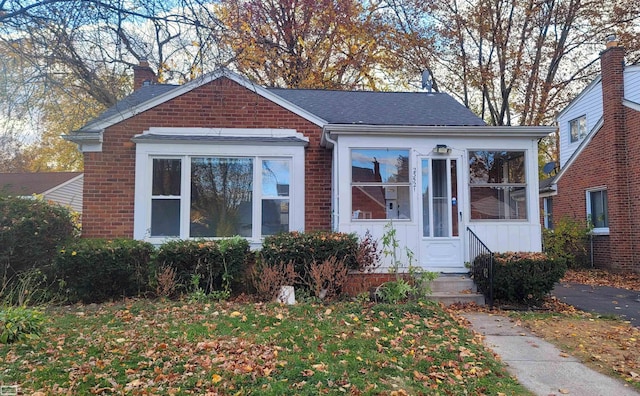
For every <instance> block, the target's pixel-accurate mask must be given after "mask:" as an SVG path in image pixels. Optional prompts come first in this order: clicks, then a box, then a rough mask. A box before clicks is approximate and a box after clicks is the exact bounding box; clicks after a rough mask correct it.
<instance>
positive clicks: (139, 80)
mask: <svg viewBox="0 0 640 396" xmlns="http://www.w3.org/2000/svg"><path fill="white" fill-rule="evenodd" d="M157 82H158V79H157V78H156V74H155V73H154V72H153V70H151V68H150V67H149V62H147V60H146V59H140V64H139V65H138V66H134V67H133V90H134V91H137V90H138V89H140V87H142V86H143V85H146V84H156V83H157Z"/></svg>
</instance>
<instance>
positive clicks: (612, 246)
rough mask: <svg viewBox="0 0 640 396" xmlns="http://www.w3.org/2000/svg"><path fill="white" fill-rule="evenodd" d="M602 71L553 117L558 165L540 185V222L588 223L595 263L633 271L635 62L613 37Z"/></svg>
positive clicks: (639, 123)
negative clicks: (627, 59) (566, 220)
mask: <svg viewBox="0 0 640 396" xmlns="http://www.w3.org/2000/svg"><path fill="white" fill-rule="evenodd" d="M600 55H601V56H600V63H601V70H602V71H601V75H600V76H599V77H597V78H596V79H595V80H594V81H592V82H591V83H590V84H589V85H588V86H587V87H586V88H585V89H584V90H583V91H582V92H581V93H580V94H579V95H578V96H577V97H576V98H575V99H574V100H573V101H572V102H571V103H570V104H569V105H568V106H567V107H566V108H565V109H564V110H563V111H562V112H561V113H560V114H559V115H558V127H559V136H560V141H559V147H560V156H559V157H560V170H559V172H558V174H557V175H556V176H555V177H554V178H553V179H551V180H547V181H545V182H544V183H541V184H544V186H545V188H544V189H542V190H541V199H542V206H543V212H544V215H543V219H544V222H545V224H546V225H547V226H548V225H549V224H547V223H548V220H549V218H550V212H552V216H553V218H554V219H555V221H558V220H559V219H561V218H563V217H569V218H573V219H577V220H580V221H583V222H584V223H585V224H587V222H590V223H591V224H592V225H593V227H594V228H593V236H592V241H593V243H592V246H593V248H592V257H593V264H594V265H595V266H597V267H603V268H610V269H612V270H617V271H630V270H633V271H640V258H639V257H640V255H639V254H638V253H639V252H640V241H639V240H638V236H639V232H640V218H639V217H638V216H637V211H638V209H639V208H638V206H639V204H638V203H636V201H635V199H637V197H639V196H640V179H639V178H638V177H637V175H638V173H639V172H640V165H638V164H639V163H640V162H639V161H638V160H640V135H639V133H640V65H625V64H624V63H625V62H624V58H625V50H624V48H623V47H621V46H619V45H618V43H617V42H616V41H610V42H609V43H607V48H606V49H605V50H604V51H603V52H602V53H601V54H600Z"/></svg>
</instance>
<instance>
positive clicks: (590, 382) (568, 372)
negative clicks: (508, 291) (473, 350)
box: [463, 313, 640, 396]
mask: <svg viewBox="0 0 640 396" xmlns="http://www.w3.org/2000/svg"><path fill="white" fill-rule="evenodd" d="M463 316H464V317H465V318H467V319H468V320H469V321H470V322H471V325H472V328H473V330H475V331H476V332H478V333H480V334H482V335H484V337H485V346H486V347H487V348H490V349H492V350H493V351H494V352H495V353H496V354H498V355H499V356H500V358H501V359H502V361H503V362H504V363H505V364H506V365H507V370H508V371H509V373H510V374H511V375H513V376H514V377H516V378H517V379H518V381H519V382H520V383H521V384H522V385H523V386H525V387H526V388H527V389H529V390H530V391H532V392H533V393H535V394H536V395H539V396H550V395H557V396H560V395H565V394H566V395H576V396H578V395H579V396H611V395H616V396H627V395H629V396H631V395H633V396H637V395H640V393H639V392H636V391H635V390H634V389H633V388H631V387H630V386H628V385H627V384H625V383H624V382H623V381H619V380H616V379H613V378H611V377H608V376H606V375H604V374H600V373H598V372H597V371H594V370H592V369H590V368H588V367H587V366H585V365H583V364H582V363H580V362H579V361H578V360H577V359H575V358H573V357H571V356H567V355H566V354H563V353H562V352H561V351H560V350H559V349H558V348H556V347H555V346H554V345H552V344H550V343H548V342H546V341H544V340H543V339H541V338H538V337H536V336H534V335H533V334H532V333H531V332H530V331H529V330H527V329H526V328H524V327H521V326H518V325H517V324H516V323H515V322H513V321H511V319H509V318H507V317H505V316H500V315H492V314H487V313H465V314H463Z"/></svg>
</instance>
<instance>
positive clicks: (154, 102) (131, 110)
mask: <svg viewBox="0 0 640 396" xmlns="http://www.w3.org/2000/svg"><path fill="white" fill-rule="evenodd" d="M220 78H228V79H230V80H232V81H234V82H236V83H237V84H239V85H241V86H243V87H245V88H247V89H249V90H251V91H253V92H255V93H256V94H258V95H260V96H262V97H264V98H265V99H267V100H270V101H272V102H274V103H276V104H278V105H280V106H282V107H284V108H286V109H288V110H290V111H292V112H293V113H295V114H297V115H299V116H300V117H302V118H305V119H306V120H308V121H310V122H312V123H314V124H316V125H318V126H322V125H324V124H326V123H327V122H326V121H325V120H322V119H320V118H319V117H317V116H316V115H314V114H312V113H309V112H307V111H306V110H304V109H302V108H299V107H297V106H296V105H294V104H292V103H290V102H288V101H286V100H283V99H282V98H281V97H279V96H277V95H275V94H273V93H271V92H269V91H268V90H267V89H265V88H264V87H261V86H259V85H257V84H254V83H253V82H251V81H250V80H248V79H246V78H244V77H242V76H240V75H238V74H236V73H233V72H232V71H230V70H227V69H219V70H217V71H215V72H212V73H209V74H206V75H203V76H201V77H199V78H197V79H195V80H192V81H189V82H188V83H186V84H183V85H169V84H151V85H145V86H143V87H141V88H140V89H138V90H136V91H134V92H133V93H132V94H131V95H129V96H127V97H126V98H124V99H122V100H121V101H119V102H118V103H117V104H116V105H115V106H113V107H111V108H109V109H108V110H106V111H105V112H104V113H102V114H101V115H99V116H98V117H96V118H95V119H93V120H92V121H90V122H89V123H88V124H86V125H85V126H83V127H82V128H80V129H79V130H78V131H75V133H76V134H86V133H100V132H102V131H103V130H104V129H105V128H108V127H110V126H112V125H114V124H117V123H119V122H121V121H124V120H126V119H128V118H131V117H133V116H135V115H137V114H139V113H142V112H144V111H146V110H149V109H152V108H154V107H156V106H158V105H160V104H162V103H166V102H168V101H170V100H171V99H173V98H176V97H178V96H180V95H183V94H185V93H188V92H190V91H192V90H194V89H196V88H198V87H201V86H203V85H205V84H208V83H210V82H212V81H215V80H218V79H220ZM70 140H73V139H70Z"/></svg>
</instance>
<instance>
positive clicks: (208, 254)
mask: <svg viewBox="0 0 640 396" xmlns="http://www.w3.org/2000/svg"><path fill="white" fill-rule="evenodd" d="M249 256H250V250H249V242H248V241H247V240H246V239H244V238H240V237H234V238H228V239H222V240H216V241H212V240H180V241H171V242H167V243H165V244H163V245H162V246H160V248H159V250H158V254H157V256H156V262H157V264H158V266H159V267H170V268H172V269H173V270H174V271H175V276H176V282H177V286H178V288H180V289H181V290H182V291H185V292H186V291H189V289H190V288H192V287H195V286H194V285H192V279H194V276H197V279H198V285H197V288H201V289H202V290H203V291H204V293H206V294H209V293H211V292H213V291H215V290H220V289H221V288H222V287H227V288H228V287H229V285H230V283H231V281H232V280H233V279H236V278H237V277H238V276H239V275H240V274H241V272H242V270H243V269H244V267H245V264H246V263H247V261H248V260H249Z"/></svg>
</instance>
